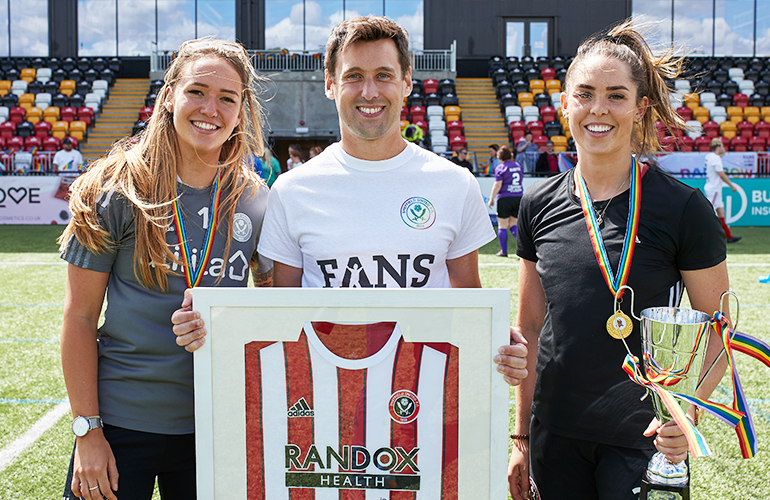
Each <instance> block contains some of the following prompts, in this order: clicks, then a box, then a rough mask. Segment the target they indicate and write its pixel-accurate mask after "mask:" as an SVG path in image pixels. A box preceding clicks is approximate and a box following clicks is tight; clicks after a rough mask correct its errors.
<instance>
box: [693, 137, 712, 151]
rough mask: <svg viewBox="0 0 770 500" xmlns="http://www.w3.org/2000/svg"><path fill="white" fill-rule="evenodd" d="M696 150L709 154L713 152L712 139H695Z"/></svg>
mask: <svg viewBox="0 0 770 500" xmlns="http://www.w3.org/2000/svg"><path fill="white" fill-rule="evenodd" d="M695 149H696V150H698V151H700V152H705V153H708V152H710V151H711V137H707V136H705V135H702V136H700V137H698V138H697V139H695Z"/></svg>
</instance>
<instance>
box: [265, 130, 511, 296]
mask: <svg viewBox="0 0 770 500" xmlns="http://www.w3.org/2000/svg"><path fill="white" fill-rule="evenodd" d="M495 236H496V235H495V233H494V230H493V229H492V224H491V222H490V220H489V214H488V212H487V210H486V206H485V205H484V199H483V197H482V195H481V190H480V188H479V184H478V182H477V181H476V179H475V178H474V177H473V175H472V174H471V173H470V172H468V170H467V169H464V168H462V167H458V166H457V165H455V164H454V163H452V162H450V161H449V160H446V159H444V158H441V157H439V156H437V155H436V154H434V153H431V152H429V151H426V150H424V149H422V148H420V147H418V146H415V145H414V144H409V145H407V147H406V149H404V151H403V152H401V153H400V154H399V155H397V156H395V157H394V158H390V159H388V160H383V161H365V160H360V159H357V158H354V157H352V156H350V155H348V154H347V153H345V152H344V151H343V150H342V148H341V147H340V145H339V143H337V144H333V145H331V146H329V147H328V148H326V149H325V150H324V151H323V152H322V153H321V154H320V155H318V156H317V157H316V158H314V159H313V168H300V169H294V170H292V171H291V172H288V173H287V174H284V175H281V176H280V177H278V180H276V182H275V184H273V187H272V189H271V191H270V198H269V201H268V208H267V213H266V215H265V222H264V226H263V229H262V235H261V238H260V242H259V253H260V254H261V255H264V256H265V257H268V258H271V259H274V260H276V261H278V262H281V263H283V264H286V265H288V266H292V267H297V268H302V269H303V275H302V286H303V287H361V288H364V287H402V288H407V287H429V288H449V287H451V284H450V282H449V274H448V272H447V267H446V261H447V260H450V259H456V258H458V257H462V256H464V255H467V254H468V253H470V252H473V251H474V250H477V249H479V248H480V247H481V246H483V245H484V244H486V243H488V242H490V241H492V240H493V239H494V238H495Z"/></svg>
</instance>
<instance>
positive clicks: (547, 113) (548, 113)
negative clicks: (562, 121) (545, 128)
mask: <svg viewBox="0 0 770 500" xmlns="http://www.w3.org/2000/svg"><path fill="white" fill-rule="evenodd" d="M540 118H542V119H543V123H548V122H555V121H556V108H554V107H553V106H543V107H542V108H540Z"/></svg>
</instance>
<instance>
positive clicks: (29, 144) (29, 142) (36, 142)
mask: <svg viewBox="0 0 770 500" xmlns="http://www.w3.org/2000/svg"><path fill="white" fill-rule="evenodd" d="M41 146H42V139H40V137H35V136H34V135H33V136H30V137H27V138H26V139H24V149H26V150H27V151H30V150H32V148H40V147H41Z"/></svg>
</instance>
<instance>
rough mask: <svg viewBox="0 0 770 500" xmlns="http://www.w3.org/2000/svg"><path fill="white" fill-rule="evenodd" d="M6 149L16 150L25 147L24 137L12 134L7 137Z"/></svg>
mask: <svg viewBox="0 0 770 500" xmlns="http://www.w3.org/2000/svg"><path fill="white" fill-rule="evenodd" d="M5 148H6V150H9V151H12V152H15V151H20V150H22V149H24V139H23V138H21V137H18V136H12V137H10V138H8V137H7V138H6V139H5Z"/></svg>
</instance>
